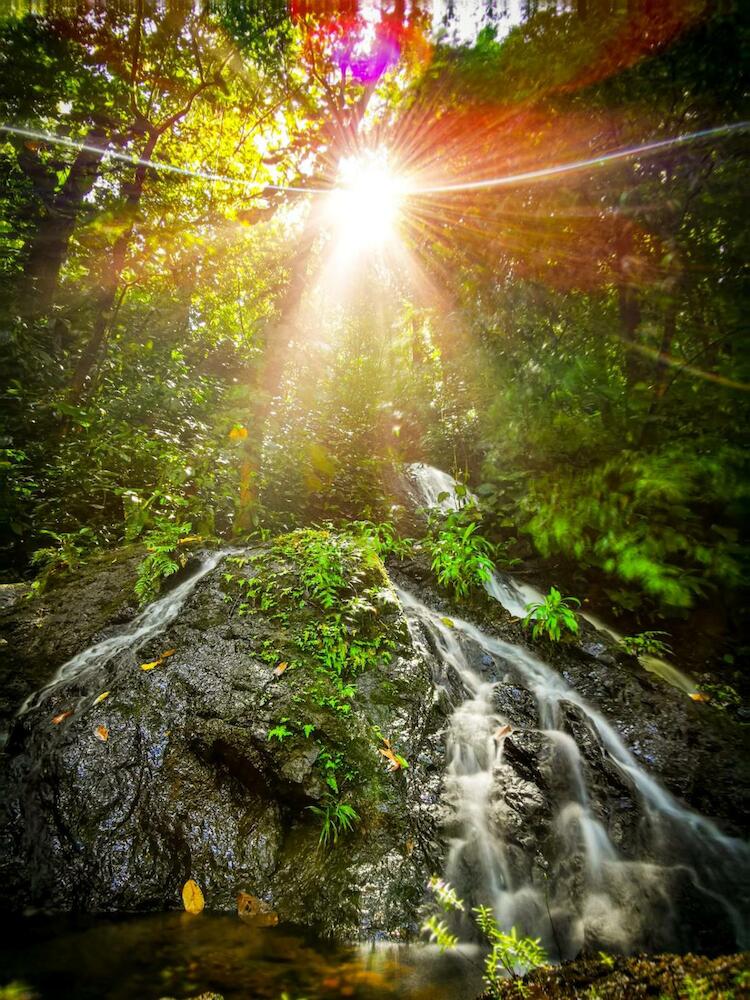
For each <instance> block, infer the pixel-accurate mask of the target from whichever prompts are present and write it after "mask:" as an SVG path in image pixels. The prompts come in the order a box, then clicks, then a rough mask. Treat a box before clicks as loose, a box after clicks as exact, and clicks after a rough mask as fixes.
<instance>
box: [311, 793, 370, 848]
mask: <svg viewBox="0 0 750 1000" xmlns="http://www.w3.org/2000/svg"><path fill="white" fill-rule="evenodd" d="M307 808H308V809H309V810H310V812H312V813H314V814H315V815H316V816H318V817H319V818H320V822H321V826H320V837H319V838H318V846H319V847H323V848H327V847H331V846H332V845H333V844H337V843H338V839H339V837H340V836H341V834H342V833H349V831H350V830H353V829H354V826H355V824H356V823H359V813H358V812H357V810H356V809H355V808H354V806H350V805H349V804H348V803H346V802H329V803H327V804H326V805H323V806H308V807H307Z"/></svg>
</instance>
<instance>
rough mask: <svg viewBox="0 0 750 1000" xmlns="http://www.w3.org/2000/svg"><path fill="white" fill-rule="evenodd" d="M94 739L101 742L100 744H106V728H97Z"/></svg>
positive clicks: (107, 736)
mask: <svg viewBox="0 0 750 1000" xmlns="http://www.w3.org/2000/svg"><path fill="white" fill-rule="evenodd" d="M96 738H97V739H98V740H101V741H102V743H106V742H107V740H108V739H109V730H108V729H107V727H106V726H97V727H96Z"/></svg>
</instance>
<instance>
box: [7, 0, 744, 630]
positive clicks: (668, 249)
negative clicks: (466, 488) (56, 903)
mask: <svg viewBox="0 0 750 1000" xmlns="http://www.w3.org/2000/svg"><path fill="white" fill-rule="evenodd" d="M303 6H304V5H303ZM355 6H356V5H355ZM624 6H625V5H619V4H611V3H607V2H601V0H591V3H589V4H573V5H571V6H570V9H568V10H566V11H562V12H559V11H557V10H556V11H554V12H553V10H552V9H548V8H547V6H546V5H545V4H542V3H540V4H536V5H535V4H530V5H528V8H529V9H528V11H527V12H526V13H527V17H526V19H525V20H524V22H523V23H521V24H519V25H518V26H516V27H514V28H513V29H512V30H511V31H510V32H509V33H508V34H507V35H502V34H501V33H498V32H496V31H495V30H494V29H493V28H488V29H486V30H484V31H482V32H481V33H480V34H479V35H478V36H477V37H476V38H475V39H474V40H473V41H472V42H470V43H465V44H460V45H459V44H454V43H452V42H451V40H450V39H449V38H447V37H445V38H443V40H442V41H441V40H440V38H439V35H438V36H435V35H434V34H432V33H431V26H430V25H429V23H428V20H429V19H428V18H427V15H426V14H424V13H423V12H421V10H420V7H419V5H417V4H414V5H411V6H410V7H409V9H408V10H405V9H404V6H403V5H400V4H394V5H385V6H384V10H385V11H387V13H384V14H383V20H382V24H381V27H382V31H383V32H385V34H384V35H383V37H387V38H389V39H396V42H397V43H398V46H397V47H398V51H399V58H398V59H396V58H392V59H389V60H386V61H385V62H384V64H383V65H382V66H379V67H378V69H377V72H374V71H373V72H372V73H371V72H370V71H369V68H370V63H367V62H366V60H365V62H364V63H363V62H362V59H361V58H360V62H359V63H358V62H357V60H356V58H355V55H354V54H353V53H355V51H356V50H355V48H354V47H353V46H354V42H352V40H351V38H355V39H356V38H357V37H359V36H358V35H357V32H361V31H362V30H363V27H362V23H360V21H358V19H357V15H352V17H351V18H350V19H349V20H346V21H335V20H333V19H332V18H331V17H330V16H329V15H320V16H317V17H316V16H315V15H313V14H301V15H298V16H296V17H292V16H290V15H289V14H288V12H287V10H286V6H285V5H283V4H281V5H278V4H269V5H260V6H259V7H258V8H257V10H256V8H255V7H254V8H253V10H254V11H255V13H253V14H249V13H248V8H247V7H246V5H242V4H235V3H232V2H229V0H227V2H225V3H220V4H214V5H206V6H205V7H200V6H199V5H184V6H183V5H172V6H170V7H169V8H168V10H167V12H166V13H165V12H164V11H162V9H161V8H160V7H159V6H158V5H156V4H154V3H150V2H148V0H144V2H143V3H139V4H135V5H132V7H130V6H127V5H123V6H113V7H112V8H111V10H110V9H109V8H108V10H107V12H106V14H102V13H101V12H99V13H97V12H96V10H95V9H94V8H89V7H88V6H86V5H80V6H77V5H75V4H72V5H70V10H69V11H67V12H65V13H57V14H56V13H54V12H53V13H49V14H41V13H34V14H25V15H24V14H19V13H18V12H16V13H15V14H14V15H6V16H5V17H4V18H3V19H2V20H1V21H0V121H2V122H5V123H7V124H11V125H14V126H21V127H23V128H24V129H26V130H31V131H41V132H55V133H57V134H58V135H61V136H63V137H64V138H65V139H66V140H68V141H69V145H59V144H53V143H50V142H46V141H44V140H43V139H36V138H34V137H30V136H29V135H21V134H18V133H13V132H5V133H3V134H2V136H0V179H1V183H0V213H1V221H0V352H1V356H2V371H3V373H4V378H3V387H2V408H3V431H2V437H1V438H0V451H1V454H0V465H1V471H2V474H3V480H2V485H1V494H0V501H1V503H2V525H1V526H0V530H1V531H2V540H1V541H0V544H1V545H2V551H3V555H4V561H5V562H6V563H7V565H8V567H9V577H8V578H10V579H13V578H17V577H19V576H21V577H22V576H27V575H29V574H31V573H33V572H35V571H36V570H37V569H38V568H39V566H40V565H43V564H44V563H45V562H47V563H49V562H50V561H55V560H57V562H58V563H59V564H61V565H62V566H69V567H70V568H74V567H75V564H76V561H77V560H79V559H81V558H85V555H86V553H87V552H88V551H90V550H92V549H93V548H94V547H95V546H102V545H106V546H111V545H117V544H120V543H122V542H131V541H136V540H139V539H140V540H144V541H146V543H147V544H149V542H152V543H154V544H152V545H150V547H151V549H152V555H151V557H150V558H152V559H154V560H158V559H162V558H163V559H166V560H167V561H169V560H170V559H171V558H172V557H171V555H170V553H171V552H172V551H173V550H174V549H175V548H176V545H177V541H178V540H179V539H180V538H181V537H184V536H185V535H188V534H191V533H194V534H197V535H201V536H223V537H229V536H233V535H234V536H236V535H238V534H239V535H247V534H248V533H251V532H256V533H258V532H261V533H266V534H268V533H271V532H279V531H288V530H292V529H295V528H298V527H305V526H308V525H311V524H318V523H321V522H323V521H325V520H331V521H333V522H336V521H347V522H348V521H351V520H356V521H360V522H363V523H364V522H365V521H367V522H369V523H370V524H372V525H376V526H377V525H379V524H381V523H383V522H386V523H390V522H391V521H392V520H393V519H394V517H396V519H397V518H398V512H396V514H394V511H393V504H394V501H395V499H396V496H395V491H394V486H393V483H394V477H395V473H394V470H395V469H397V468H398V466H399V463H401V462H403V461H412V460H420V461H428V462H431V463H432V464H435V465H439V466H441V467H443V468H446V469H450V470H452V471H453V472H455V473H458V474H460V476H461V478H463V479H466V480H468V481H470V482H471V484H472V487H473V488H474V489H476V490H477V492H478V495H479V497H480V500H481V503H482V508H483V511H484V527H483V532H484V533H485V534H486V535H487V536H488V537H489V539H490V541H491V543H492V544H493V545H495V546H500V547H501V551H503V552H505V553H507V557H508V558H509V559H510V558H513V557H515V558H519V557H520V558H529V557H530V556H535V557H539V558H544V559H548V560H554V561H556V563H557V565H559V566H561V567H563V572H566V571H567V573H568V579H572V580H575V581H576V589H577V592H581V591H580V590H578V585H579V584H580V581H581V580H585V581H595V582H596V585H597V586H598V587H599V589H600V590H601V591H602V592H603V593H604V594H605V595H606V600H607V601H608V602H609V603H610V604H611V605H612V606H614V607H615V608H617V609H620V610H622V611H626V612H634V613H636V614H639V613H641V612H642V613H643V615H644V616H645V618H646V619H648V618H649V616H653V615H654V614H655V613H657V612H658V613H659V614H662V615H664V616H670V615H680V614H684V613H685V612H686V610H687V609H689V608H691V607H694V606H695V605H696V603H699V602H701V601H703V600H706V599H710V600H712V601H714V602H716V603H718V604H720V605H722V606H724V607H725V608H726V609H728V611H729V612H732V611H733V613H735V614H738V613H739V611H740V610H741V607H742V602H743V601H744V600H745V596H744V595H745V592H744V591H743V590H742V586H741V585H742V582H743V579H744V577H745V573H746V557H747V549H746V538H745V536H743V533H742V525H743V522H745V523H746V521H747V516H746V515H747V513H748V487H747V483H748V477H747V451H746V442H745V440H744V428H745V427H746V426H747V416H748V412H747V411H748V392H747V390H748V387H749V386H750V357H749V356H748V341H747V338H746V336H743V334H744V332H745V328H746V316H747V309H746V294H745V293H746V281H747V278H746V274H745V272H744V270H743V265H744V262H745V260H746V257H747V253H746V250H747V245H746V244H747V230H746V226H745V224H744V218H743V206H744V198H745V193H746V184H745V182H744V179H743V178H744V174H743V170H744V159H743V133H742V131H741V130H735V131H728V132H723V133H720V134H713V135H711V136H709V137H706V138H704V139H703V140H700V141H695V142H691V143H684V144H679V145H677V146H671V147H669V148H668V149H665V150H663V151H661V152H659V153H654V154H649V155H642V156H639V155H634V156H630V157H626V158H623V159H619V160H617V161H615V162H612V163H608V164H606V165H602V164H592V165H589V166H585V167H582V168H580V169H578V170H576V171H574V172H570V173H567V174H565V175H564V176H559V177H556V178H552V179H548V180H545V181H544V182H532V181H529V182H523V183H520V182H519V183H516V184H513V185H508V186H505V187H500V188H493V189H491V190H487V191H484V192H482V191H479V192H466V191H464V192H457V193H456V194H455V195H454V196H449V195H440V196H436V199H435V202H434V204H432V205H431V206H428V208H422V207H421V206H420V207H419V210H416V209H415V210H414V211H413V212H412V213H411V214H410V213H409V206H408V205H407V206H406V208H405V209H404V220H403V225H402V226H401V229H400V231H399V237H400V242H401V254H402V256H401V257H400V258H399V261H400V264H399V266H395V267H394V266H391V267H386V266H384V265H383V262H382V261H377V260H374V261H372V262H369V263H367V265H365V264H362V266H361V268H360V271H359V273H358V274H357V275H356V276H354V277H352V278H351V280H349V282H348V284H347V286H346V288H345V289H342V288H341V286H340V285H337V284H333V285H332V286H331V287H326V286H324V287H323V290H322V292H321V290H320V287H319V284H320V283H319V282H318V283H317V284H316V281H317V277H316V276H319V274H320V273H321V272H323V273H325V265H326V260H327V255H330V250H331V247H330V242H331V238H330V234H327V233H326V231H325V227H324V226H322V225H319V222H320V220H319V218H318V216H319V210H318V208H317V207H316V206H317V205H318V202H317V201H316V196H315V195H306V194H305V190H306V189H313V188H319V187H321V186H323V187H326V186H330V185H331V184H333V183H334V181H335V171H336V164H337V161H338V159H339V158H340V157H342V156H345V155H351V152H352V150H353V149H355V148H356V149H359V148H361V147H362V146H367V145H368V144H373V143H376V142H377V143H381V144H385V145H387V146H389V147H390V148H391V149H392V150H393V152H394V157H395V158H396V160H398V159H399V157H400V158H401V161H402V162H403V163H406V161H407V160H409V164H410V165H411V166H414V164H416V168H418V169H419V170H422V174H420V176H424V177H426V178H428V179H429V177H430V176H431V175H430V170H434V169H435V167H434V164H439V168H440V172H441V178H442V179H445V180H447V181H451V180H456V179H467V178H468V179H475V174H477V170H478V171H479V173H478V174H477V176H478V177H480V178H481V176H491V175H492V173H493V172H494V173H495V174H517V173H522V172H524V171H527V170H533V169H537V168H539V167H540V166H545V165H554V164H559V163H570V162H573V161H574V160H581V159H583V160H588V159H591V157H592V156H596V155H599V154H602V153H605V152H608V151H611V150H612V149H623V148H627V147H636V146H640V145H642V144H644V143H648V142H652V141H655V140H662V139H666V138H669V137H674V136H679V135H683V134H685V133H688V132H691V133H693V132H699V131H701V130H705V129H713V128H715V127H716V126H720V125H729V126H731V125H733V124H734V125H736V124H737V123H739V122H741V121H742V120H743V117H747V107H746V105H745V104H744V103H743V102H744V101H745V98H744V96H743V95H745V94H746V93H747V84H748V80H747V61H746V59H744V58H743V51H745V48H744V47H745V46H746V45H747V41H748V31H747V28H748V11H747V9H746V7H744V6H743V5H741V4H723V5H714V4H709V3H700V2H697V0H691V2H690V3H681V4H677V3H670V2H667V3H664V4H662V5H659V9H658V10H656V9H655V8H654V5H653V4H647V3H646V2H645V0H643V2H641V0H639V2H636V3H633V4H628V5H627V12H625V11H624ZM51 9H52V10H53V11H54V10H55V8H54V6H53V7H52V8H51ZM646 21H647V23H648V29H649V30H648V31H645V32H644V23H645V22H646ZM347 33H348V34H347ZM350 36H351V37H350ZM436 37H437V40H436ZM394 44H395V43H394ZM363 67H364V68H363ZM117 157H119V158H117ZM135 158H140V159H141V160H142V161H143V160H146V161H156V162H158V163H161V164H167V165H172V166H175V165H176V166H178V167H181V168H185V169H187V170H189V171H195V172H198V173H201V172H204V173H205V172H207V171H210V172H211V173H212V174H216V175H221V176H224V177H231V178H235V179H237V178H239V179H240V180H241V181H242V182H243V184H240V185H239V186H238V184H236V183H232V182H229V181H213V182H208V181H206V180H205V179H202V178H201V177H192V176H187V175H183V174H180V173H174V172H168V171H163V170H157V169H153V168H151V167H149V166H147V165H144V163H143V162H134V159H135ZM474 165H478V167H476V168H475V167H474ZM416 168H415V169H416ZM472 170H474V174H473V173H472ZM273 185H276V186H277V187H273ZM285 185H286V186H289V185H291V186H292V187H293V188H295V189H296V190H293V191H290V190H278V187H279V186H281V187H283V186H285ZM405 259H406V260H411V261H412V264H410V265H408V266H407V265H404V264H403V261H404V260H405ZM412 272H415V273H418V275H419V280H417V281H410V280H409V275H410V274H411V273H412ZM316 288H317V291H316ZM321 298H322V299H324V300H325V301H324V303H323V304H322V305H321ZM290 344H292V345H293V346H292V347H290ZM373 530H374V531H375V534H376V535H377V536H378V538H379V539H380V541H381V542H382V543H383V544H385V545H386V546H387V544H388V537H389V536H388V531H387V530H386V531H385V534H384V535H383V534H382V530H381V529H377V528H376V529H373ZM373 530H370V535H372V534H373ZM456 530H458V528H457V529H456ZM461 530H462V531H464V532H468V534H469V535H471V536H472V537H474V538H479V536H478V535H475V534H474V531H475V529H474V528H472V527H471V525H470V524H467V525H464V526H463V527H462V528H461ZM390 538H391V541H393V539H397V538H398V532H394V531H391V534H390ZM170 539H171V541H170ZM160 540H161V541H160ZM172 543H174V544H172ZM483 546H484V542H481V541H479V542H477V543H476V544H475V546H474V551H473V553H472V558H473V560H474V562H473V564H472V568H471V572H472V573H474V574H476V575H477V578H478V579H480V578H481V576H482V574H483V573H484V572H486V567H485V565H484V562H483V560H486V558H487V557H488V555H489V549H485V548H484V547H483ZM461 551H465V546H464V548H462V549H461ZM433 556H434V557H435V558H436V559H439V557H440V553H439V552H438V551H437V550H436V551H435V552H434V553H433ZM565 567H567V570H565ZM453 569H455V564H453V566H452V567H451V565H447V568H446V567H443V569H442V570H441V571H442V572H443V573H444V575H445V581H446V582H447V583H449V584H451V585H452V586H453V587H454V589H455V590H456V593H458V594H459V595H460V594H461V588H462V586H463V579H464V575H463V572H462V571H461V572H459V571H457V572H456V573H453V576H451V575H450V574H451V573H452V572H453ZM151 593H152V592H151V590H149V581H148V579H147V578H144V582H143V593H142V595H141V596H142V597H143V598H144V599H146V598H148V597H149V596H151Z"/></svg>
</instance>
